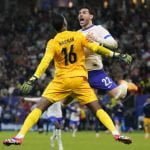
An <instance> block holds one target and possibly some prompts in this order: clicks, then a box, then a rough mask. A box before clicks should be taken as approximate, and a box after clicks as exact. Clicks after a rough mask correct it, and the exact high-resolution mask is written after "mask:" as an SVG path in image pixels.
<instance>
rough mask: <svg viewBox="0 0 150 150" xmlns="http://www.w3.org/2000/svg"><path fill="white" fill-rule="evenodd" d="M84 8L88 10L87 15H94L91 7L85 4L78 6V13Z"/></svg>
mask: <svg viewBox="0 0 150 150" xmlns="http://www.w3.org/2000/svg"><path fill="white" fill-rule="evenodd" d="M84 8H86V9H88V10H89V13H90V14H91V15H95V11H94V9H93V8H92V7H90V6H89V5H87V4H85V5H82V6H80V7H79V9H78V10H79V11H80V10H81V9H84Z"/></svg>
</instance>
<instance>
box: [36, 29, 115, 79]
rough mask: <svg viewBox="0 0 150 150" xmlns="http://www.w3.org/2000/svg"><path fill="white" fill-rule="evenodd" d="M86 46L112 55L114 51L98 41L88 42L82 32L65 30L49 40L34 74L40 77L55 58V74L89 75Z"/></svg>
mask: <svg viewBox="0 0 150 150" xmlns="http://www.w3.org/2000/svg"><path fill="white" fill-rule="evenodd" d="M84 47H87V48H89V49H91V50H93V51H95V52H100V53H101V54H105V55H112V51H110V50H108V49H106V48H104V47H102V46H99V45H98V44H96V43H91V42H88V40H87V39H86V37H85V36H84V35H83V34H82V33H80V32H72V31H64V32H61V33H58V34H57V35H56V36H55V37H54V39H51V40H50V41H48V43H47V46H46V52H45V54H44V57H43V58H42V61H41V63H40V64H39V66H38V68H37V70H36V72H35V74H34V75H35V76H36V77H38V78H39V77H40V76H41V75H42V74H43V73H44V72H45V70H46V69H47V67H48V66H49V63H50V62H51V60H52V59H54V64H55V76H58V77H61V78H66V77H75V76H85V77H87V70H86V69H85V52H84Z"/></svg>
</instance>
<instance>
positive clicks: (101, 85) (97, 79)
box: [88, 70, 117, 92]
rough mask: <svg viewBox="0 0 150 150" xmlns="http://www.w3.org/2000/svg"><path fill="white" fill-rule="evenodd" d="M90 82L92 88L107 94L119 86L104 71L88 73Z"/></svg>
mask: <svg viewBox="0 0 150 150" xmlns="http://www.w3.org/2000/svg"><path fill="white" fill-rule="evenodd" d="M88 81H89V83H90V86H91V87H92V88H94V89H98V90H102V91H106V92H107V91H110V90H112V89H114V88H116V87H117V84H116V83H115V82H114V81H113V80H112V79H111V78H110V77H109V76H108V75H107V74H106V73H105V71H104V70H92V71H88Z"/></svg>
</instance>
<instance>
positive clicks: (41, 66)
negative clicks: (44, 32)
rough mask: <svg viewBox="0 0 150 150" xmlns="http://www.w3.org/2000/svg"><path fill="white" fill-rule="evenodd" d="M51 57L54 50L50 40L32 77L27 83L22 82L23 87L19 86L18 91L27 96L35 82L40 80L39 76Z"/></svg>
mask: <svg viewBox="0 0 150 150" xmlns="http://www.w3.org/2000/svg"><path fill="white" fill-rule="evenodd" d="M53 57H54V48H53V43H52V40H51V41H49V42H48V44H47V46H46V51H45V54H44V56H43V58H42V60H41V62H40V64H39V65H38V67H37V69H36V71H35V73H34V75H33V76H32V77H31V78H30V79H29V80H28V81H27V82H24V83H23V85H22V86H21V88H20V90H21V92H22V93H23V94H28V93H29V92H30V91H31V90H32V88H33V85H34V83H35V81H36V80H37V79H38V78H40V77H41V75H42V74H43V73H44V72H45V70H46V69H47V68H48V66H49V64H50V62H51V60H52V59H53Z"/></svg>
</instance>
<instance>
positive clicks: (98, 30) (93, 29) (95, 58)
mask: <svg viewBox="0 0 150 150" xmlns="http://www.w3.org/2000/svg"><path fill="white" fill-rule="evenodd" d="M79 31H80V32H82V33H84V34H85V35H87V34H88V33H92V34H93V36H94V37H95V39H96V41H95V42H98V43H100V44H103V45H104V46H107V47H108V48H117V42H116V41H115V40H114V38H113V37H112V36H111V34H110V33H109V32H108V31H107V30H106V29H105V28H104V27H102V26H101V25H91V26H90V27H88V28H86V29H83V30H82V29H80V30H79ZM86 51H87V50H86ZM86 68H87V70H88V71H90V70H101V69H103V63H102V57H101V56H100V55H98V54H96V53H94V52H92V51H88V52H87V55H86Z"/></svg>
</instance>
